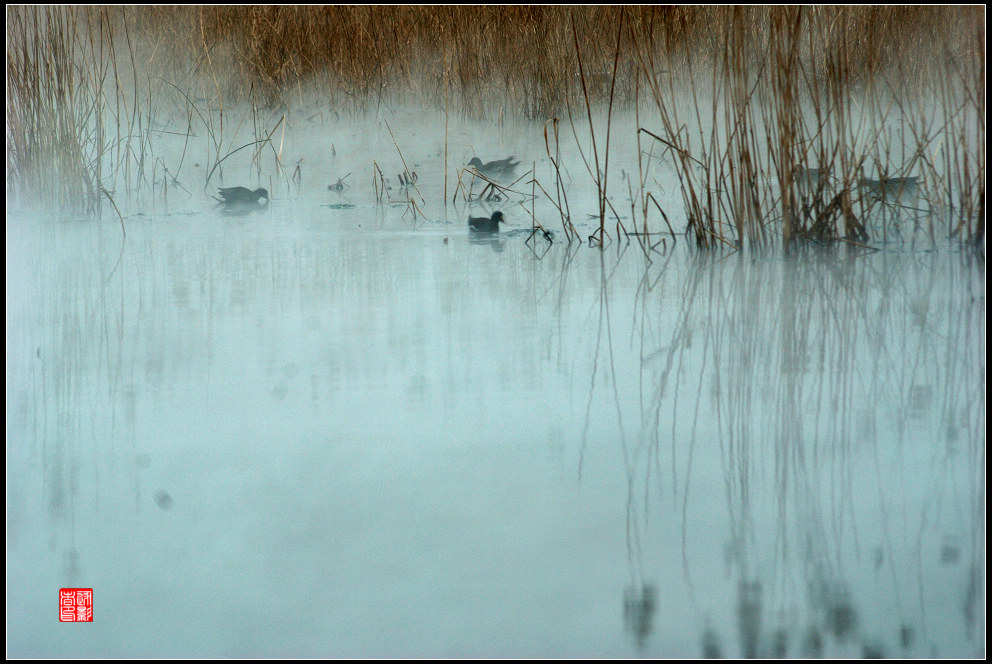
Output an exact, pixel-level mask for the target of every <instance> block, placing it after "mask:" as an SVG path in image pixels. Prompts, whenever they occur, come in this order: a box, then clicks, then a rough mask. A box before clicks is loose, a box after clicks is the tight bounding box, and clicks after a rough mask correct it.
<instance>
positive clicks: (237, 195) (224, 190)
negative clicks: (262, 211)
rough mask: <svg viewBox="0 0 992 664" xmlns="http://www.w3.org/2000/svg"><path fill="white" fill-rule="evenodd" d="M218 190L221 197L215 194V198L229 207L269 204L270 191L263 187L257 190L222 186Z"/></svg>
mask: <svg viewBox="0 0 992 664" xmlns="http://www.w3.org/2000/svg"><path fill="white" fill-rule="evenodd" d="M218 192H219V193H220V198H217V197H216V196H215V197H214V200H216V201H218V202H220V203H223V204H224V205H226V206H228V207H235V206H251V205H268V204H269V192H268V190H267V189H262V188H261V187H259V188H258V189H256V190H255V191H252V190H251V189H248V188H247V187H221V188H220V189H218Z"/></svg>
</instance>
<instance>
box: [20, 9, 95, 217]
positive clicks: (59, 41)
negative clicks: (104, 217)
mask: <svg viewBox="0 0 992 664" xmlns="http://www.w3.org/2000/svg"><path fill="white" fill-rule="evenodd" d="M92 55H93V53H92V52H91V51H90V52H87V49H86V47H85V44H84V43H82V42H81V40H80V32H79V29H78V25H77V23H76V12H75V11H74V10H72V9H68V8H61V7H44V8H39V7H31V8H22V9H14V8H11V7H8V8H7V190H8V197H9V196H10V195H11V192H13V194H14V196H20V197H23V198H31V199H38V198H40V199H46V200H51V201H54V202H55V203H56V204H57V205H58V206H59V207H60V208H61V209H64V210H66V211H69V212H70V213H74V214H92V213H95V212H97V209H98V206H99V201H100V197H101V192H100V189H101V172H100V159H99V155H100V152H101V150H102V145H103V140H104V136H103V130H104V127H103V124H102V121H101V119H102V111H103V108H102V104H101V99H100V97H101V86H102V85H103V81H104V79H103V77H101V76H99V75H87V74H88V73H89V74H93V73H94V72H92V70H90V69H84V68H83V67H85V65H87V64H91V63H92V60H91V59H90V56H92Z"/></svg>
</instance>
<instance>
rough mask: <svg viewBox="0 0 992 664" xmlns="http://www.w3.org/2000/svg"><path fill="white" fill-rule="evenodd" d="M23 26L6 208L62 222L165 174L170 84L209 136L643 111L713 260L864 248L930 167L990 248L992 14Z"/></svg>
mask: <svg viewBox="0 0 992 664" xmlns="http://www.w3.org/2000/svg"><path fill="white" fill-rule="evenodd" d="M7 21H8V39H7V67H8V78H7V118H8V119H7V136H8V140H7V170H8V182H7V184H8V192H10V191H14V192H17V193H22V194H39V193H44V194H46V195H47V197H48V199H49V200H55V201H59V202H60V205H61V207H63V208H65V207H67V208H70V209H76V210H80V211H93V210H94V209H96V208H97V207H98V205H99V201H100V200H101V199H102V198H105V197H110V195H111V192H110V191H109V189H112V187H110V186H107V185H106V183H107V182H109V178H110V177H111V176H113V177H114V178H117V176H119V175H121V174H124V175H125V176H126V177H125V181H126V182H127V183H128V186H130V185H134V186H137V185H138V184H139V183H140V182H142V181H147V180H148V179H149V176H148V175H147V170H148V168H149V167H150V166H149V163H152V164H154V160H153V159H150V157H149V154H150V153H149V150H148V148H149V145H150V141H151V138H150V137H151V134H150V132H149V124H150V119H151V117H152V116H153V115H154V113H155V109H158V108H160V107H161V106H162V104H161V103H159V102H160V100H159V99H156V100H155V103H153V101H152V97H153V92H152V90H153V89H154V90H155V91H156V92H155V93H154V94H156V95H161V94H163V92H162V91H163V90H167V91H168V94H169V95H170V96H171V97H173V99H172V103H173V105H174V106H176V107H182V112H183V113H185V114H186V115H187V116H188V118H189V120H190V122H191V123H192V122H194V121H195V119H196V118H195V116H199V118H200V120H201V121H202V122H204V123H205V124H209V123H210V122H212V121H211V120H209V110H213V109H225V108H229V107H232V106H235V105H239V104H243V103H245V102H249V103H251V104H252V105H253V106H255V105H258V106H264V107H268V108H270V109H290V108H293V107H294V105H297V104H300V103H302V102H304V101H309V100H312V99H314V98H315V97H316V98H319V99H323V100H325V101H326V102H327V103H329V104H330V107H331V108H332V109H334V110H335V112H338V113H356V114H357V113H363V112H366V111H370V110H375V109H376V108H378V106H379V104H381V103H382V102H383V101H388V102H405V103H410V104H420V105H423V106H425V107H431V108H444V109H446V110H447V111H449V112H453V113H460V114H462V115H464V116H466V117H470V118H480V119H482V118H489V119H492V118H499V117H520V118H526V119H532V120H536V121H539V122H542V123H543V122H544V121H546V120H548V119H550V118H554V117H561V116H564V115H566V114H568V115H569V116H570V117H571V116H572V115H573V112H575V113H574V114H575V117H582V116H584V115H586V113H585V112H582V113H578V112H576V111H577V110H578V109H580V108H583V107H584V108H585V109H588V108H589V107H592V106H609V107H610V108H611V109H626V110H630V109H634V110H636V111H638V112H639V113H640V115H639V118H638V125H639V126H638V131H639V135H640V137H641V138H642V139H643V140H644V141H646V142H647V143H649V144H653V146H654V147H663V148H664V149H666V150H670V151H671V152H672V154H674V155H677V158H676V162H677V164H678V169H677V170H678V173H679V177H680V179H681V181H682V185H683V202H684V205H685V209H686V214H685V216H686V217H687V218H688V227H689V230H690V232H692V233H693V234H694V236H695V238H696V241H697V242H698V243H699V244H701V245H705V246H710V245H728V244H729V245H736V246H740V245H741V244H742V243H744V242H745V241H750V242H759V243H760V242H763V241H766V240H767V239H768V237H769V236H770V235H781V236H782V237H784V238H785V239H786V240H791V239H793V238H798V237H807V238H814V239H827V238H833V237H844V238H848V239H859V238H860V239H864V238H866V237H867V236H868V235H869V229H867V228H866V217H867V216H868V214H869V211H868V210H866V209H864V206H865V205H868V204H870V203H871V202H872V197H866V196H863V195H860V192H862V190H864V189H865V188H866V187H867V189H868V190H871V191H874V193H875V196H874V198H876V199H877V198H881V199H882V200H883V202H884V200H885V199H886V197H887V196H888V194H889V193H891V191H890V190H891V188H892V182H900V183H902V184H906V183H910V182H911V183H912V184H914V185H915V184H917V182H918V181H919V180H920V179H921V178H920V176H919V175H915V174H918V173H920V169H921V168H922V169H923V171H924V176H923V178H922V181H924V182H927V183H928V185H927V190H926V192H925V193H926V195H927V196H930V197H937V198H940V199H941V201H942V203H941V205H942V207H943V209H944V210H945V211H947V210H949V214H950V216H951V217H953V218H954V219H955V221H954V222H948V223H949V224H951V225H952V226H954V225H955V224H956V226H955V227H954V228H952V229H951V231H952V232H957V233H961V234H962V235H965V236H967V237H968V238H971V239H976V238H982V237H983V236H984V177H985V163H984V154H985V136H984V99H985V90H984V75H985V72H984V40H985V34H984V9H983V8H982V7H953V8H952V7H817V8H789V7H779V8H768V7H748V8H741V7H660V6H641V7H553V6H550V7H549V6H541V7H528V6H513V7H499V6H481V7H458V6H444V7H431V6H415V7H403V6H381V7H372V6H362V7H328V6H320V7H317V6H307V7H299V6H268V7H258V6H251V7H248V6H214V7H198V6H189V7H140V8H139V7H135V8H99V7H62V8H51V7H47V8H42V7H10V6H8V8H7ZM153 80H154V81H158V84H156V85H155V86H153V85H151V84H150V82H151V81H153ZM855 95H858V96H863V98H864V99H866V100H868V101H867V102H866V103H867V104H868V106H869V108H868V109H867V110H866V109H865V107H864V106H862V105H857V106H855V105H854V104H855V102H854V101H853V99H854V97H855ZM924 100H926V101H928V102H929V101H930V100H936V101H937V103H938V105H939V106H940V110H941V111H942V112H943V113H944V116H945V117H943V118H941V119H939V120H935V119H934V116H933V114H932V113H931V112H930V111H929V110H924V107H923V101H924ZM588 117H589V119H590V122H591V115H588ZM893 123H894V124H896V125H899V126H901V127H902V128H903V131H902V134H901V136H902V138H901V139H900V140H899V141H898V142H897V141H895V140H894V139H892V137H891V134H890V130H891V125H892V124H893ZM108 127H112V130H108ZM589 129H591V125H590V127H589ZM208 130H209V132H210V135H211V136H212V137H215V136H218V135H219V134H221V133H222V132H223V127H222V126H210V127H208ZM906 136H910V140H909V141H908V142H907V140H906ZM214 140H215V142H216V143H217V145H218V153H219V141H218V140H217V139H214ZM897 143H898V145H897ZM896 153H898V155H897V154H896ZM217 158H218V159H220V155H219V154H218V157H217ZM604 161H605V159H604ZM821 171H822V173H823V177H822V178H820V177H818V175H819V174H820V172H821ZM910 172H912V173H914V175H912V176H908V175H907V174H908V173H910ZM593 179H594V180H595V181H596V183H597V186H599V185H600V184H603V185H605V181H606V180H605V177H604V178H603V179H602V180H600V179H599V177H598V176H596V175H594V178H593ZM115 182H116V179H115ZM769 183H772V184H771V185H770V184H769ZM864 183H867V184H864ZM929 183H933V184H932V185H931V184H929ZM648 184H649V183H648V181H647V180H646V179H645V177H644V176H643V172H642V177H641V182H640V192H638V193H639V198H640V200H641V203H642V205H641V209H642V214H643V216H644V218H643V219H641V220H640V223H641V226H640V227H641V228H644V229H646V228H647V226H648V223H647V216H648V210H649V209H650V208H651V206H652V205H653V206H657V200H656V199H655V198H654V197H653V195H652V192H651V191H649V190H648ZM873 184H874V190H872V185H873ZM772 185H773V186H772ZM53 188H54V189H55V190H57V191H53ZM800 188H802V189H804V191H800ZM879 189H881V190H882V192H881V196H879V195H878V194H879ZM810 190H812V191H810ZM602 193H603V194H604V196H605V192H602ZM8 196H10V194H8ZM604 202H605V198H604ZM859 206H861V208H862V209H859ZM605 216H606V212H605V206H604V207H603V208H602V213H601V217H603V218H604V221H605ZM666 224H667V221H666ZM666 230H667V229H666ZM618 232H620V231H619V229H618ZM602 238H603V235H602V233H601V234H600V239H602Z"/></svg>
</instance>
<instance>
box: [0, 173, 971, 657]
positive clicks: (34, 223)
mask: <svg viewBox="0 0 992 664" xmlns="http://www.w3.org/2000/svg"><path fill="white" fill-rule="evenodd" d="M362 187H364V188H368V186H367V185H366V184H363V185H362ZM332 204H333V205H335V207H330V205H332ZM345 204H346V205H345ZM351 205H354V207H349V206H351ZM187 211H188V214H167V213H151V214H149V216H147V217H143V218H138V217H130V218H129V219H128V220H127V221H126V227H127V239H126V241H124V242H123V244H122V242H121V233H120V225H119V222H116V221H105V222H100V223H80V222H65V221H53V220H49V219H37V218H34V217H32V216H30V215H24V214H11V213H10V212H8V218H7V649H8V655H9V656H15V657H27V656H41V657H56V656H57V657H78V656H86V657H96V656H117V657H124V656H143V657H153V656H176V657H195V656H270V657H278V656H335V657H345V656H397V657H405V656H575V657H578V656H609V657H635V656H652V657H655V656H662V657H681V656H700V655H702V654H703V653H704V647H705V646H706V645H707V644H708V645H709V647H710V648H718V649H719V651H720V652H721V653H722V654H723V655H725V656H737V655H746V654H755V655H761V656H771V655H774V654H777V653H780V652H784V653H785V654H787V655H789V656H800V655H804V654H812V655H817V654H820V655H823V656H841V657H843V656H861V655H864V654H872V653H873V652H881V653H883V654H885V655H886V656H902V655H908V656H916V657H928V656H932V655H937V656H953V657H960V656H963V657H972V656H978V657H981V656H983V655H984V641H985V636H984V624H985V613H984V611H985V609H984V588H985V578H984V572H985V549H984V541H985V530H984V523H985V516H984V514H985V472H984V465H985V464H984V459H985V350H984V349H985V275H984V260H983V259H975V258H974V257H972V256H970V255H969V254H965V253H962V252H960V251H958V250H956V249H954V248H953V247H947V246H941V247H939V248H938V249H936V250H934V249H933V248H932V247H929V248H928V249H927V250H911V249H901V248H900V249H897V248H895V247H883V251H880V252H875V253H871V252H865V251H863V250H861V249H858V248H856V247H844V246H841V247H838V248H835V249H829V250H823V251H806V252H800V253H799V254H798V255H793V256H784V255H782V254H780V253H777V252H770V253H768V254H767V255H765V254H760V253H752V252H741V253H736V254H729V255H728V254H726V253H713V254H709V253H706V252H699V251H695V250H692V249H690V248H688V247H687V246H686V243H685V242H684V241H681V242H680V243H679V244H678V245H677V246H676V247H675V248H672V247H671V243H669V245H668V247H667V250H666V251H665V252H664V253H653V254H652V255H651V256H652V261H651V262H649V261H647V260H646V259H645V257H644V254H643V253H642V252H641V250H640V249H639V248H638V247H637V245H636V244H632V245H630V246H629V247H626V248H625V249H624V248H623V247H620V246H619V245H617V244H616V243H614V244H612V245H610V246H609V247H608V248H607V249H606V250H605V251H600V250H598V249H593V248H589V247H585V246H579V245H578V244H573V245H571V246H570V247H569V246H566V245H565V244H564V243H562V242H561V241H560V239H561V237H560V235H559V241H558V242H556V243H555V244H554V245H552V246H551V247H550V248H547V247H545V246H544V245H542V244H540V243H538V244H536V245H528V244H526V243H525V242H524V240H525V239H526V235H524V234H520V230H521V229H522V228H523V227H525V226H528V225H529V223H530V219H529V216H528V215H525V214H524V212H523V211H522V210H520V209H519V208H517V209H514V210H512V211H511V213H510V214H508V218H509V219H510V222H511V223H510V225H509V227H508V228H507V229H506V230H507V231H509V232H506V233H503V234H502V236H501V237H500V238H498V239H491V238H487V239H484V240H482V241H479V240H478V238H475V237H473V236H470V234H469V233H468V231H467V229H466V226H465V223H464V220H465V217H466V216H468V214H469V213H472V214H479V213H480V212H479V211H478V210H471V211H469V210H467V209H464V208H454V207H449V208H441V207H440V206H435V207H434V209H433V211H432V213H431V214H430V215H429V218H428V219H427V220H423V219H421V220H418V221H413V220H412V219H410V218H409V217H406V218H404V217H402V216H401V215H402V212H403V208H386V209H385V210H383V209H381V208H376V207H375V206H374V205H372V204H371V202H370V201H368V200H367V195H366V194H363V195H362V196H356V197H354V198H351V199H349V198H347V197H345V198H332V197H331V196H330V195H328V196H326V197H325V198H323V199H322V200H321V201H314V200H312V199H311V200H305V199H301V200H297V201H291V200H285V199H284V198H283V199H281V200H280V199H276V200H274V201H273V202H272V204H271V205H270V206H269V209H268V210H267V211H265V212H263V213H260V214H256V215H250V216H248V217H243V218H240V217H238V218H229V217H223V216H221V215H220V214H219V213H218V212H217V211H216V210H213V209H211V208H210V207H209V206H208V205H206V204H198V203H196V202H194V203H190V204H188V206H187ZM591 223H592V222H588V223H586V224H584V225H583V234H584V235H585V234H588V232H591ZM559 230H560V229H559ZM61 587H91V588H93V590H94V598H95V599H94V603H95V609H94V616H95V618H94V621H93V623H92V624H87V625H76V624H63V623H60V622H59V621H58V605H57V598H58V589H59V588H61Z"/></svg>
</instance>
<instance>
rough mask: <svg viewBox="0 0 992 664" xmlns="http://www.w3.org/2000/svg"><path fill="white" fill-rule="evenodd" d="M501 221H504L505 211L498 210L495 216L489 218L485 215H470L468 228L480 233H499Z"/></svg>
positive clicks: (494, 213)
mask: <svg viewBox="0 0 992 664" xmlns="http://www.w3.org/2000/svg"><path fill="white" fill-rule="evenodd" d="M501 221H503V213H502V212H500V211H499V210H496V211H495V212H493V216H492V217H490V218H488V219H486V218H485V217H469V218H468V229H469V230H470V231H477V232H479V233H499V224H500V222H501Z"/></svg>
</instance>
